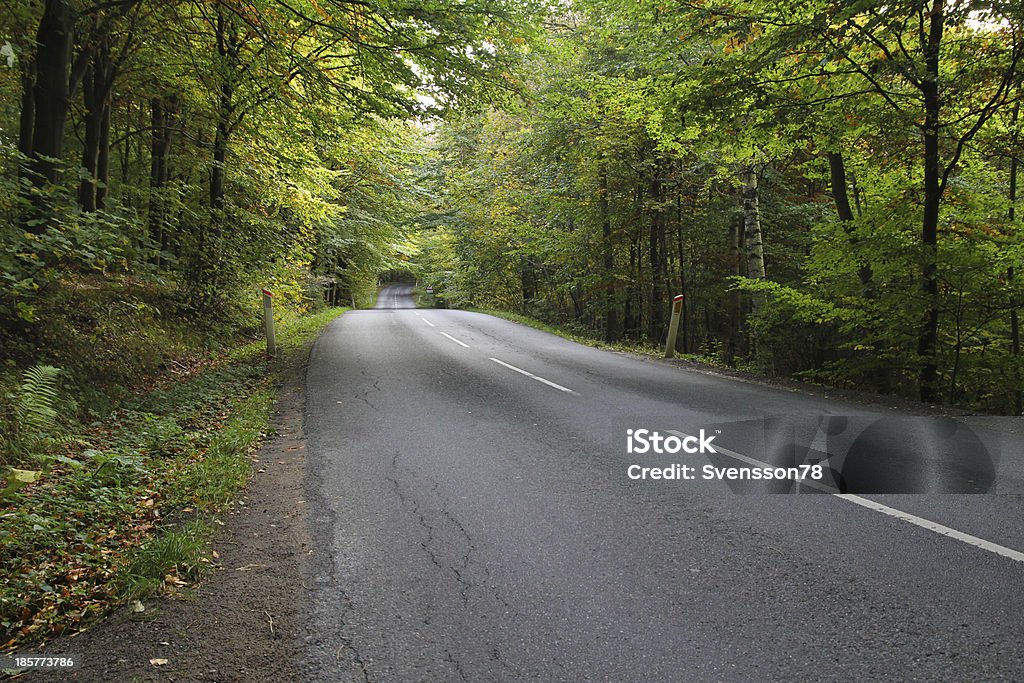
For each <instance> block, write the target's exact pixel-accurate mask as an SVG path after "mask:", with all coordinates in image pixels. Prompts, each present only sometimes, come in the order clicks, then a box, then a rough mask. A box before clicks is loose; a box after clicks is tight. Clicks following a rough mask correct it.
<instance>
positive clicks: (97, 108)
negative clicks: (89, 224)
mask: <svg viewBox="0 0 1024 683" xmlns="http://www.w3.org/2000/svg"><path fill="white" fill-rule="evenodd" d="M96 67H97V65H95V64H93V65H91V66H90V67H89V70H88V72H87V73H86V75H85V80H84V82H83V86H82V99H83V101H84V104H85V116H84V124H85V139H84V140H83V142H82V168H84V169H85V174H86V175H85V176H84V177H83V178H82V180H81V182H80V183H79V186H78V205H79V206H81V207H82V210H83V211H95V210H96V175H97V174H96V168H97V165H98V163H99V156H100V127H101V125H102V122H103V96H102V95H101V94H100V93H101V89H102V85H101V81H102V78H103V77H102V75H101V74H100V73H98V69H97V68H96Z"/></svg>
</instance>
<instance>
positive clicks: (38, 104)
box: [29, 0, 74, 234]
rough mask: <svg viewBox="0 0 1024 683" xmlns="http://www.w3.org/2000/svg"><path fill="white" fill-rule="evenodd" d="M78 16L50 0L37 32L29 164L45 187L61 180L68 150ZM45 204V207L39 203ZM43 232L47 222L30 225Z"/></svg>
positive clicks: (59, 1)
mask: <svg viewBox="0 0 1024 683" xmlns="http://www.w3.org/2000/svg"><path fill="white" fill-rule="evenodd" d="M73 24H74V18H73V16H72V13H71V9H70V8H69V7H68V5H67V3H66V2H65V1H64V0H46V4H45V7H44V8H43V16H42V18H41V19H40V21H39V29H38V31H37V32H36V54H35V59H34V62H35V83H34V86H33V99H34V103H35V105H34V114H35V116H34V118H33V121H32V149H31V159H30V161H29V168H30V170H31V179H32V183H33V184H34V185H35V186H36V187H40V188H41V187H45V186H46V185H51V184H54V183H56V182H57V174H58V169H57V162H56V160H57V159H59V158H60V156H61V154H62V153H63V151H64V123H65V121H66V120H67V114H68V106H69V99H70V95H71V93H70V90H69V86H68V74H69V72H70V69H71V46H72V41H73V37H74V36H73V31H74V28H73ZM38 208H40V209H41V208H42V207H38ZM29 230H30V231H31V232H34V233H36V234H40V233H42V232H43V230H45V225H43V224H41V223H37V224H35V225H32V226H30V227H29Z"/></svg>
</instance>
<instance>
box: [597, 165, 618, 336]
mask: <svg viewBox="0 0 1024 683" xmlns="http://www.w3.org/2000/svg"><path fill="white" fill-rule="evenodd" d="M597 192H598V197H597V204H598V212H599V213H600V214H601V251H602V255H603V257H604V258H603V260H604V283H603V289H604V339H605V341H607V342H614V341H617V340H618V338H619V311H618V302H617V301H616V296H615V245H614V244H613V243H612V217H611V212H610V211H609V209H608V165H607V163H605V162H604V159H603V157H602V161H601V165H600V169H599V170H598V188H597Z"/></svg>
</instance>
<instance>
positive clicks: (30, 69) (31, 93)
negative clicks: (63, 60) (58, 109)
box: [18, 58, 36, 157]
mask: <svg viewBox="0 0 1024 683" xmlns="http://www.w3.org/2000/svg"><path fill="white" fill-rule="evenodd" d="M35 87H36V66H35V60H34V59H30V58H25V59H22V60H21V115H20V117H19V119H18V151H19V152H21V153H22V154H23V155H25V156H26V157H28V156H30V155H31V154H32V125H33V124H34V123H35V117H36V97H35Z"/></svg>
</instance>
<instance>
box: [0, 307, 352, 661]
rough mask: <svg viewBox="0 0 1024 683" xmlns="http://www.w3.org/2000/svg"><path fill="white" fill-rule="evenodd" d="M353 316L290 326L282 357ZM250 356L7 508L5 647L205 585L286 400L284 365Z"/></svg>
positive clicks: (127, 407)
mask: <svg viewBox="0 0 1024 683" xmlns="http://www.w3.org/2000/svg"><path fill="white" fill-rule="evenodd" d="M343 311H344V309H331V310H326V311H322V312H319V313H317V314H315V315H313V316H307V317H295V318H293V319H292V320H290V322H289V323H288V324H286V325H282V326H281V328H280V329H279V336H278V342H279V348H280V349H281V353H282V355H284V356H287V355H288V354H291V353H295V352H298V351H299V350H300V349H301V348H302V347H303V346H304V345H305V344H308V343H309V342H310V341H311V340H312V339H313V338H314V337H315V336H316V335H317V334H318V333H319V331H320V330H321V329H322V328H323V326H324V325H326V324H327V323H328V322H329V321H330V320H332V319H333V318H335V317H337V316H338V315H340V314H341V313H342V312H343ZM240 348H241V349H245V350H244V351H241V352H238V353H234V354H230V355H229V354H223V355H221V356H219V357H218V359H217V361H216V362H215V363H213V364H212V365H211V366H209V367H207V368H206V370H205V372H201V373H198V374H196V375H194V376H193V377H191V378H189V379H187V380H183V381H173V382H168V383H165V384H164V385H163V386H161V387H160V388H158V389H154V390H151V391H149V392H148V393H145V394H143V395H140V396H136V397H133V398H131V399H127V400H122V402H121V406H120V407H119V408H118V409H116V410H114V411H112V412H111V413H110V414H109V415H108V416H107V417H106V418H105V419H102V420H98V421H96V422H95V423H94V424H92V425H89V426H88V428H87V438H88V441H89V444H90V447H89V448H81V447H80V446H79V445H77V444H76V446H77V448H72V449H71V456H72V457H62V458H59V459H56V458H55V459H54V467H53V468H52V470H51V471H50V473H49V474H48V475H47V476H45V477H42V478H39V479H37V480H36V481H34V482H33V483H31V484H28V485H25V486H23V487H21V488H20V489H19V490H18V491H16V492H14V493H12V494H11V496H10V498H9V499H8V500H4V501H0V566H3V567H4V569H5V572H6V573H5V575H4V581H3V582H2V583H0V644H4V643H6V644H7V645H8V646H10V645H11V644H12V643H16V642H27V641H30V640H33V639H39V638H41V637H47V636H49V635H52V634H55V633H59V632H61V631H62V630H64V629H66V628H68V627H73V626H79V625H81V624H84V623H86V622H88V621H89V620H91V619H93V618H95V616H97V615H98V614H100V613H102V612H103V611H104V610H106V609H108V607H109V606H110V605H111V604H113V603H116V602H118V601H121V600H124V599H127V598H129V597H130V598H138V597H143V596H145V595H149V594H152V593H153V592H158V591H160V590H163V589H165V588H174V587H175V586H177V585H180V584H181V583H191V582H193V581H195V580H196V579H197V578H198V576H199V572H200V570H201V569H202V567H203V565H205V564H207V561H205V560H204V558H205V557H206V549H207V545H206V539H207V538H208V533H209V523H208V521H207V520H208V519H209V517H208V516H209V515H211V514H213V513H215V512H216V511H218V510H223V509H225V508H226V507H227V506H228V505H230V504H231V502H232V501H233V500H234V499H235V497H236V496H237V493H238V491H239V489H240V488H241V487H242V486H244V484H245V483H246V481H248V478H249V476H250V474H251V461H250V459H249V453H250V450H251V448H252V446H253V444H254V443H255V442H256V441H258V439H259V438H260V436H261V435H262V434H263V433H264V432H265V431H266V429H267V419H268V415H269V408H270V404H271V402H272V400H273V397H274V391H273V378H274V374H275V371H276V368H277V367H278V366H277V365H276V362H275V361H269V360H267V359H266V358H265V356H264V355H263V354H261V353H255V352H251V351H249V349H253V348H257V344H251V345H247V346H242V347H240ZM197 515H198V516H197ZM169 520H191V521H188V522H186V523H185V524H184V525H183V526H182V525H178V524H172V523H170V521H169ZM168 576H170V577H171V581H170V585H168V579H167V577H168Z"/></svg>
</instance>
